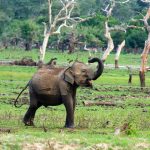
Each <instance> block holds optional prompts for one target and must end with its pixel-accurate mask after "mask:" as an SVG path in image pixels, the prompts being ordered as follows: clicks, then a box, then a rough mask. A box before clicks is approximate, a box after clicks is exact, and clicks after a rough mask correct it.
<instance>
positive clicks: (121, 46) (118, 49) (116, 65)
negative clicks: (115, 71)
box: [115, 40, 125, 68]
mask: <svg viewBox="0 0 150 150" xmlns="http://www.w3.org/2000/svg"><path fill="white" fill-rule="evenodd" d="M124 46H125V40H124V41H122V43H121V44H120V45H118V48H117V51H116V56H115V68H119V65H118V60H119V56H120V53H121V50H122V48H123V47H124Z"/></svg>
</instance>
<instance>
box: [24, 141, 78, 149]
mask: <svg viewBox="0 0 150 150" xmlns="http://www.w3.org/2000/svg"><path fill="white" fill-rule="evenodd" d="M29 149H30V150H77V149H79V145H75V144H70V145H69V144H62V143H60V142H56V141H47V142H46V143H41V142H39V143H33V144H31V143H24V144H23V145H22V150H29Z"/></svg>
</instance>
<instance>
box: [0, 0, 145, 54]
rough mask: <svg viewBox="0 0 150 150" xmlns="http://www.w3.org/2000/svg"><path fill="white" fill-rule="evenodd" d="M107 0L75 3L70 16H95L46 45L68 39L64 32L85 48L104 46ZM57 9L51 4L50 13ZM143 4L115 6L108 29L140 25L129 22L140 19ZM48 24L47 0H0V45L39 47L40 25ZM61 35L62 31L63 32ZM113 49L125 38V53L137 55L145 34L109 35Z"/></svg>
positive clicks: (133, 32) (134, 0)
mask: <svg viewBox="0 0 150 150" xmlns="http://www.w3.org/2000/svg"><path fill="white" fill-rule="evenodd" d="M108 3H109V0H105V1H103V0H78V1H77V6H76V9H74V12H73V16H79V17H83V18H84V17H87V16H91V15H93V14H94V15H95V17H93V18H92V19H90V20H88V21H86V22H84V23H80V24H79V25H78V26H77V27H76V29H74V30H73V31H68V30H67V34H61V35H60V36H59V37H52V38H51V40H50V41H49V45H53V43H55V42H56V40H57V39H58V38H59V39H65V38H68V32H74V33H75V34H76V36H77V37H78V36H80V35H83V36H84V39H82V41H87V42H88V45H89V46H93V45H94V46H97V47H100V48H104V47H106V39H105V38H104V21H105V19H106V17H105V14H104V12H103V11H102V9H104V8H105V7H106V6H107V4H108ZM59 8H60V2H59V1H58V0H56V1H54V4H53V8H52V9H53V10H52V11H53V14H57V12H58V10H59ZM146 8H147V4H145V3H142V2H141V1H140V0H132V1H130V2H128V3H125V4H117V6H116V8H115V9H114V11H113V16H112V17H111V19H110V21H109V26H114V25H115V24H117V25H119V24H136V25H139V26H142V23H133V22H132V21H131V20H132V19H133V18H141V17H142V15H141V14H142V13H143V14H144V13H145V9H146ZM42 22H48V5H47V0H36V1H35V0H11V2H10V1H9V0H0V39H1V40H0V41H1V42H0V45H1V47H5V48H7V47H8V46H17V47H22V48H25V49H26V50H28V49H31V47H39V46H40V45H41V44H42V40H43V30H44V27H43V24H42ZM63 32H65V31H63ZM112 36H113V39H114V43H115V46H116V47H117V45H118V44H119V42H120V41H121V40H122V39H124V38H125V39H126V43H127V44H126V52H133V51H134V52H139V51H140V52H141V49H143V46H144V41H145V39H146V38H147V37H146V32H145V31H143V30H142V31H141V30H140V29H134V30H133V29H130V30H128V31H127V33H126V34H124V33H122V32H121V33H120V32H119V33H118V32H114V33H112ZM118 37H119V38H118Z"/></svg>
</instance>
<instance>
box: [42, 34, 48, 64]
mask: <svg viewBox="0 0 150 150" xmlns="http://www.w3.org/2000/svg"><path fill="white" fill-rule="evenodd" d="M49 37H50V34H49V33H47V34H46V35H45V36H44V40H43V44H42V46H41V47H40V61H42V62H43V61H44V58H45V52H46V47H47V44H48V39H49Z"/></svg>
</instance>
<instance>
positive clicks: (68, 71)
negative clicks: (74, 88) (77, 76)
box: [64, 68, 74, 84]
mask: <svg viewBox="0 0 150 150" xmlns="http://www.w3.org/2000/svg"><path fill="white" fill-rule="evenodd" d="M64 80H65V81H66V82H68V83H70V84H74V77H73V74H72V71H71V69H70V68H68V69H66V70H65V72H64Z"/></svg>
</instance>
